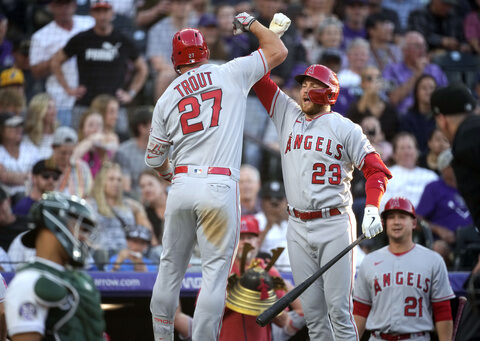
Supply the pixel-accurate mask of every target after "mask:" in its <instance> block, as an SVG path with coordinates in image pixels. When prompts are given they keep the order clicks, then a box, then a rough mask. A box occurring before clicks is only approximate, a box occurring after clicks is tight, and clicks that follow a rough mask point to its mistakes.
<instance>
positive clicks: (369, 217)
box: [362, 206, 383, 238]
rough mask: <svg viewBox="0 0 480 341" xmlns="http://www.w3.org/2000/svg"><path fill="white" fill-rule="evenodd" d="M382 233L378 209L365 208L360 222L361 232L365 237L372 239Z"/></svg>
mask: <svg viewBox="0 0 480 341" xmlns="http://www.w3.org/2000/svg"><path fill="white" fill-rule="evenodd" d="M382 231H383V227H382V220H381V219H380V215H379V214H378V208H377V207H371V206H367V207H365V213H364V215H363V222H362V232H363V233H365V237H367V238H373V237H375V236H376V235H377V234H379V233H380V232H382Z"/></svg>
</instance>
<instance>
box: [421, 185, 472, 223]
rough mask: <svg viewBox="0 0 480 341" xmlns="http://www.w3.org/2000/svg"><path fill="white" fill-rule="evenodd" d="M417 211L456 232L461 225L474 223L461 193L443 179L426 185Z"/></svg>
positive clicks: (433, 221)
mask: <svg viewBox="0 0 480 341" xmlns="http://www.w3.org/2000/svg"><path fill="white" fill-rule="evenodd" d="M416 211H417V214H419V215H421V216H422V217H424V218H425V219H427V220H428V221H431V222H432V223H434V224H438V225H440V226H444V227H446V228H448V229H449V230H451V231H454V232H455V230H456V229H457V228H459V227H463V226H467V225H470V224H472V223H473V221H472V217H471V216H470V213H469V212H468V208H467V206H466V205H465V201H463V198H462V197H461V195H460V193H458V191H457V189H455V188H453V187H450V186H448V185H447V184H446V183H445V182H444V181H443V179H440V180H436V181H433V182H431V183H429V184H428V185H427V186H425V190H424V191H423V194H422V197H421V199H420V202H419V203H418V206H417V208H416Z"/></svg>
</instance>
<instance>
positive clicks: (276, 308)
mask: <svg viewBox="0 0 480 341" xmlns="http://www.w3.org/2000/svg"><path fill="white" fill-rule="evenodd" d="M364 239H365V234H363V233H362V235H361V236H360V237H358V238H357V240H355V241H354V242H353V243H352V244H350V245H348V246H347V247H346V248H345V249H343V250H342V251H340V253H339V254H338V255H336V256H335V257H334V258H332V259H331V260H330V261H329V262H328V263H327V264H325V265H324V266H322V267H321V268H320V269H318V271H317V272H315V273H314V274H313V275H311V276H310V277H308V278H307V279H306V280H305V281H303V282H302V283H300V284H299V285H297V286H296V287H295V288H293V289H292V290H291V291H289V292H287V293H286V294H285V296H283V297H282V298H280V299H279V300H278V301H277V302H275V303H274V304H273V305H272V306H271V307H270V308H268V309H267V310H265V311H264V312H263V313H261V314H260V315H258V317H257V320H256V322H257V324H259V325H260V326H262V327H265V326H266V325H267V324H269V323H270V322H271V321H272V320H273V318H274V317H275V316H277V315H278V314H280V313H281V312H282V311H283V310H284V309H285V308H286V307H287V306H288V305H289V304H290V303H292V301H293V300H294V299H296V298H297V297H298V296H300V295H301V294H302V293H303V292H304V291H305V290H306V289H307V288H308V287H309V286H310V285H312V283H313V282H315V281H316V280H317V278H318V277H320V276H321V275H323V273H324V272H325V271H327V270H328V269H330V267H331V266H332V265H333V264H335V263H336V262H337V261H338V260H339V259H340V258H342V257H343V256H345V254H347V253H348V252H349V251H350V250H351V249H353V248H354V247H355V246H357V245H358V244H359V243H360V242H361V241H362V240H364Z"/></svg>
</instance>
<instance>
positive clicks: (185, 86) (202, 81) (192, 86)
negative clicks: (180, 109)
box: [174, 72, 213, 97]
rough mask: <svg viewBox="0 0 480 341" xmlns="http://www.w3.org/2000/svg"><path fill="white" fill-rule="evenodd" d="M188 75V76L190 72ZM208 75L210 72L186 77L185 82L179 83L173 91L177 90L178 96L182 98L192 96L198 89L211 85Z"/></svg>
mask: <svg viewBox="0 0 480 341" xmlns="http://www.w3.org/2000/svg"><path fill="white" fill-rule="evenodd" d="M192 73H194V72H192ZM188 74H190V72H189V73H188ZM210 74H211V72H200V73H194V74H193V75H192V76H190V77H188V78H187V79H186V80H184V81H182V82H180V84H178V85H177V86H176V87H174V89H175V90H177V91H178V93H179V94H180V96H182V97H185V96H187V95H191V94H193V92H194V91H197V90H198V89H200V88H205V87H207V86H209V85H212V84H213V82H212V78H211V77H210ZM182 90H183V91H182Z"/></svg>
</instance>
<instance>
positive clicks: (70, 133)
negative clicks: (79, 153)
mask: <svg viewBox="0 0 480 341" xmlns="http://www.w3.org/2000/svg"><path fill="white" fill-rule="evenodd" d="M77 142H78V136H77V133H76V132H75V130H73V129H72V128H70V127H65V126H63V127H58V128H57V129H55V133H54V134H53V142H52V145H53V146H61V145H64V144H77Z"/></svg>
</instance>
